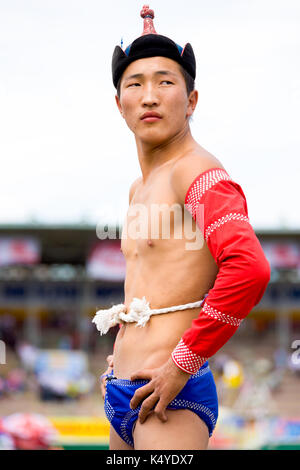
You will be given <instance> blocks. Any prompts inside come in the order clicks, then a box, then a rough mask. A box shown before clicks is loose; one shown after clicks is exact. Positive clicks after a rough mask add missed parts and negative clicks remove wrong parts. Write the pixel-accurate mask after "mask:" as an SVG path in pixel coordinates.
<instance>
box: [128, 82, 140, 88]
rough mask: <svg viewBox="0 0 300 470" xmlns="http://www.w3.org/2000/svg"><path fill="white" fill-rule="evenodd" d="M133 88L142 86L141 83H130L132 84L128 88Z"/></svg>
mask: <svg viewBox="0 0 300 470" xmlns="http://www.w3.org/2000/svg"><path fill="white" fill-rule="evenodd" d="M131 86H133V87H134V86H140V83H130V84H129V85H128V88H129V87H131Z"/></svg>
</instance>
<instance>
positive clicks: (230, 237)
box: [172, 168, 270, 374]
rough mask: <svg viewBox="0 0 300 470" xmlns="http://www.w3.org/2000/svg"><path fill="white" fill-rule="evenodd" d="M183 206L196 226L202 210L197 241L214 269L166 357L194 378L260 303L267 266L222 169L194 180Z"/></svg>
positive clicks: (242, 203) (240, 196)
mask: <svg viewBox="0 0 300 470" xmlns="http://www.w3.org/2000/svg"><path fill="white" fill-rule="evenodd" d="M185 204H186V207H187V209H188V210H189V211H190V212H191V214H192V216H193V217H194V218H195V220H196V221H197V213H199V208H201V209H202V212H203V217H202V220H204V225H203V227H202V229H203V231H204V233H203V236H204V239H205V241H206V243H207V245H208V247H209V250H210V252H211V254H212V256H213V257H214V259H215V261H216V263H217V265H218V268H219V272H218V274H217V278H216V280H215V283H214V286H213V288H212V289H211V290H210V291H209V292H208V296H207V297H206V299H205V303H204V305H203V308H202V310H201V312H200V314H199V316H198V317H197V318H196V319H194V320H193V322H192V325H191V328H189V329H188V330H186V331H185V333H184V334H183V336H182V338H181V340H180V341H179V343H178V345H177V346H176V348H175V349H174V351H173V352H172V359H173V361H174V363H175V364H176V365H177V366H178V367H179V368H180V369H182V370H183V371H185V372H187V373H189V374H194V373H195V372H197V370H198V369H199V367H201V365H202V364H203V363H204V362H205V361H206V360H207V359H208V358H209V357H211V356H213V355H214V354H215V353H216V352H217V351H218V350H219V349H220V348H221V347H222V346H223V345H224V344H225V343H226V342H227V341H228V340H229V339H230V338H231V337H232V335H233V334H234V333H235V332H236V330H237V328H238V327H239V325H240V324H241V322H242V321H243V319H244V318H245V317H246V316H247V315H248V313H250V311H251V310H252V308H253V307H254V306H255V305H256V304H258V302H259V301H260V300H261V298H262V296H263V294H264V292H265V289H266V287H267V285H268V282H269V280H270V266H269V263H268V261H267V259H266V257H265V255H264V252H263V250H262V247H261V245H260V243H259V240H258V239H257V237H256V235H255V232H254V230H253V228H252V226H251V225H250V222H249V217H248V210H247V203H246V198H245V195H244V193H243V191H242V189H241V187H240V186H239V185H238V184H237V183H235V182H233V181H232V180H231V178H230V177H229V175H228V174H227V172H226V171H225V170H224V169H218V168H215V169H210V170H208V171H206V172H204V173H202V174H200V175H199V176H198V177H197V178H195V180H194V181H193V182H192V184H191V185H190V187H189V189H188V192H187V194H186V197H185Z"/></svg>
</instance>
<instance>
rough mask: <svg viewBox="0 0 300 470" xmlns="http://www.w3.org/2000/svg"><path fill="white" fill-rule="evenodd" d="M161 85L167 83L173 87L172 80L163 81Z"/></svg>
mask: <svg viewBox="0 0 300 470" xmlns="http://www.w3.org/2000/svg"><path fill="white" fill-rule="evenodd" d="M160 83H167V84H171V85H173V82H170V80H163V81H162V82H160Z"/></svg>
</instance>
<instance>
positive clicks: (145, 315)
mask: <svg viewBox="0 0 300 470" xmlns="http://www.w3.org/2000/svg"><path fill="white" fill-rule="evenodd" d="M206 296H207V294H206V295H205V296H204V298H203V299H202V300H198V301H197V302H192V303H189V304H184V305H175V306H173V307H166V308H157V309H151V308H150V306H149V302H147V301H146V298H145V297H143V298H142V299H138V298H137V297H134V298H133V300H132V302H131V304H130V307H129V312H128V313H125V312H126V306H125V305H124V304H118V305H114V306H113V307H111V308H109V309H108V310H98V312H96V315H95V316H94V318H93V320H92V322H93V323H95V325H96V327H97V330H98V331H100V334H101V335H104V334H106V333H107V332H108V330H109V329H110V328H111V327H112V326H115V325H117V323H121V322H126V323H132V322H136V323H137V324H136V325H135V326H140V327H142V326H145V325H146V323H147V321H148V320H149V318H150V317H151V315H159V314H161V313H169V312H176V311H177V310H187V309H189V308H197V307H201V305H202V304H203V302H204V300H205V297H206Z"/></svg>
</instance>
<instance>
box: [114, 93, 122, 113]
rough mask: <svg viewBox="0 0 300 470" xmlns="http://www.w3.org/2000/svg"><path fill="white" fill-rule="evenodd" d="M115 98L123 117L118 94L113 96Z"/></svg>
mask: <svg viewBox="0 0 300 470" xmlns="http://www.w3.org/2000/svg"><path fill="white" fill-rule="evenodd" d="M115 100H116V103H117V106H118V109H119V111H120V114H121V116H122V117H124V116H123V110H122V105H121V102H120V98H119V97H118V95H116V96H115Z"/></svg>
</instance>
